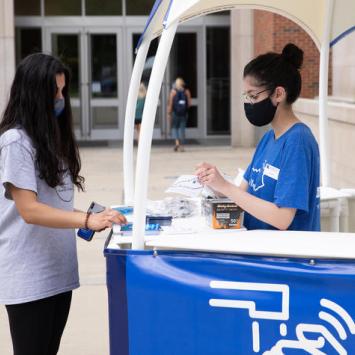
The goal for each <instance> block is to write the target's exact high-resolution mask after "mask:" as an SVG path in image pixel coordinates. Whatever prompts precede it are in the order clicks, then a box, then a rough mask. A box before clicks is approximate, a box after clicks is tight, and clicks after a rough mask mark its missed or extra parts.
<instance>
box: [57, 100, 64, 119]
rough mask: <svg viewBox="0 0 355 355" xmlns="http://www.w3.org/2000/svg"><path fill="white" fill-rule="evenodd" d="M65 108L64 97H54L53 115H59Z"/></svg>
mask: <svg viewBox="0 0 355 355" xmlns="http://www.w3.org/2000/svg"><path fill="white" fill-rule="evenodd" d="M64 108H65V100H64V99H55V100H54V115H55V117H59V116H60V115H61V114H62V113H63V111H64Z"/></svg>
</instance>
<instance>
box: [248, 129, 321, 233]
mask: <svg viewBox="0 0 355 355" xmlns="http://www.w3.org/2000/svg"><path fill="white" fill-rule="evenodd" d="M319 165H320V163H319V150H318V144H317V142H316V140H315V138H314V136H313V134H312V132H311V130H310V129H309V128H308V127H307V126H306V125H305V124H303V123H296V124H294V125H293V126H292V127H291V128H290V129H288V130H287V131H286V132H285V133H284V134H283V135H282V136H280V137H279V138H278V139H275V135H274V131H273V130H272V129H271V130H269V131H268V132H266V133H265V135H264V136H263V138H262V139H261V141H260V143H259V144H258V146H257V148H256V151H255V154H254V157H253V160H252V162H251V164H250V165H249V167H248V169H247V170H246V172H245V174H244V179H245V180H246V181H247V182H248V184H249V187H248V192H249V193H250V194H252V195H254V196H256V197H259V198H261V199H263V200H266V201H270V202H273V203H275V204H276V205H277V206H278V207H288V208H296V209H297V211H296V215H295V218H294V219H293V222H292V223H291V225H290V226H289V228H288V230H300V231H319V230H320V209H319V176H320V171H319ZM244 225H245V227H246V228H247V229H275V228H274V227H273V226H271V225H269V224H267V223H265V222H262V221H260V220H258V219H256V218H255V217H253V216H252V215H250V214H249V213H247V212H245V215H244Z"/></svg>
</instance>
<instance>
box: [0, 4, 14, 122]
mask: <svg viewBox="0 0 355 355" xmlns="http://www.w3.org/2000/svg"><path fill="white" fill-rule="evenodd" d="M14 72H15V30H14V4H13V0H0V115H2V113H3V110H4V108H5V105H6V103H7V100H8V95H9V89H10V86H11V83H12V80H13V76H14ZM0 117H1V116H0Z"/></svg>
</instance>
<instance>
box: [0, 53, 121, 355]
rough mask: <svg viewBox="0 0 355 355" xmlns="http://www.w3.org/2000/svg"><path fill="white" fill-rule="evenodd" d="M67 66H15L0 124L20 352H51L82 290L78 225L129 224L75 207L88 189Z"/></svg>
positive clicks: (1, 225) (3, 297) (37, 59)
mask: <svg viewBox="0 0 355 355" xmlns="http://www.w3.org/2000/svg"><path fill="white" fill-rule="evenodd" d="M69 85H70V77H69V72H68V69H67V68H66V67H65V66H64V65H63V64H62V63H61V62H60V61H59V60H58V59H57V58H55V57H53V56H50V55H45V54H33V55H30V56H28V57H26V58H25V59H24V60H23V61H22V62H21V63H20V64H19V66H18V68H17V71H16V74H15V78H14V81H13V84H12V88H11V93H10V99H9V102H8V104H7V107H6V109H5V112H4V115H3V118H2V121H1V123H0V180H1V184H0V206H1V214H0V304H5V305H6V309H7V312H8V316H9V323H10V331H11V336H12V341H13V348H14V354H15V355H54V354H56V353H57V351H58V349H59V344H60V339H61V336H62V333H63V330H64V327H65V324H66V321H67V317H68V313H69V308H70V303H71V295H72V290H73V289H75V288H77V287H79V277H78V265H77V252H76V240H75V231H74V228H89V229H92V230H94V231H100V230H103V229H105V228H108V227H111V226H112V223H118V224H122V223H125V218H124V217H123V216H122V215H120V214H119V213H118V212H116V211H113V210H110V209H106V210H105V211H104V212H101V213H97V214H90V213H85V212H80V211H77V210H74V208H73V198H74V185H75V186H76V187H77V188H78V190H80V191H83V190H84V185H83V184H84V178H83V177H82V176H81V175H80V167H81V163H80V156H79V151H78V147H77V144H76V142H75V138H74V133H73V120H72V112H71V106H70V99H69Z"/></svg>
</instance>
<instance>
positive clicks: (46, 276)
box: [0, 129, 79, 304]
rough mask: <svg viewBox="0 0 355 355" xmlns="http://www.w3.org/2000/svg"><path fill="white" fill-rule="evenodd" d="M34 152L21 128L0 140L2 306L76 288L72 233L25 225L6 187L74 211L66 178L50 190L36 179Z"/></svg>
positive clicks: (55, 206)
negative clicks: (34, 194)
mask: <svg viewBox="0 0 355 355" xmlns="http://www.w3.org/2000/svg"><path fill="white" fill-rule="evenodd" d="M35 154H36V152H35V149H34V148H33V146H32V144H31V140H30V138H29V137H28V136H27V135H26V134H25V132H24V131H23V130H20V129H11V130H8V131H7V132H5V133H4V134H2V135H1V136H0V304H19V303H25V302H30V301H34V300H38V299H42V298H46V297H50V296H54V295H56V294H59V293H63V292H67V291H70V290H73V289H75V288H77V287H79V276H78V261H77V253H76V239H75V231H74V230H73V229H57V228H47V227H42V226H38V225H33V224H27V223H26V222H25V221H24V220H23V219H22V217H21V216H20V215H19V213H18V211H17V209H16V205H15V203H14V201H13V200H12V199H11V196H10V195H9V193H8V190H7V188H8V183H11V184H13V185H14V186H16V187H18V188H21V189H25V190H31V191H34V192H35V193H36V194H37V199H38V201H39V202H41V203H44V204H47V205H49V206H51V207H54V208H59V209H62V210H67V211H73V197H74V189H73V182H72V179H71V177H70V175H69V174H67V175H66V176H65V178H64V181H63V185H61V186H57V187H56V188H51V187H49V186H48V185H47V183H46V182H45V181H44V180H42V179H40V178H39V171H38V170H37V169H36V164H35Z"/></svg>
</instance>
